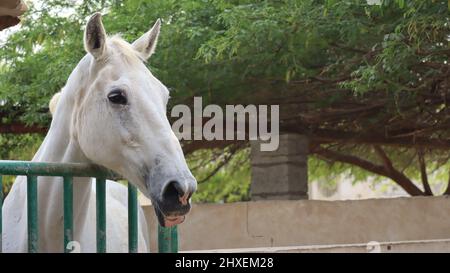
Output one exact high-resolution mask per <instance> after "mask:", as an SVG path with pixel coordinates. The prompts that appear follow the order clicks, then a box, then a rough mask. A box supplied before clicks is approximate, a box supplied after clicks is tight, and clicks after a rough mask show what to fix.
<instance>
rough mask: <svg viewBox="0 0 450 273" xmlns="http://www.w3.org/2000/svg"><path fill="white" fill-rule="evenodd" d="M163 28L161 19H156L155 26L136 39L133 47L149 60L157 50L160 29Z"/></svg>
mask: <svg viewBox="0 0 450 273" xmlns="http://www.w3.org/2000/svg"><path fill="white" fill-rule="evenodd" d="M160 28H161V20H160V19H158V20H156V22H155V24H154V25H153V27H152V28H151V29H150V30H149V31H148V32H147V33H145V34H144V35H142V36H141V37H140V38H139V39H137V40H136V41H134V43H133V48H134V49H135V50H136V51H137V52H139V53H141V56H142V57H143V58H144V59H145V60H147V59H148V58H150V56H152V54H153V53H154V52H155V48H156V43H157V42H158V36H159V30H160Z"/></svg>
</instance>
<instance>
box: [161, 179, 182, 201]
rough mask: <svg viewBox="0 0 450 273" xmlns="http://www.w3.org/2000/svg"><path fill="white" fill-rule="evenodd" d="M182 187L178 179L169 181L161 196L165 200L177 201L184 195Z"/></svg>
mask: <svg viewBox="0 0 450 273" xmlns="http://www.w3.org/2000/svg"><path fill="white" fill-rule="evenodd" d="M184 194H185V193H184V191H183V187H182V186H181V184H180V182H178V181H170V182H169V183H168V185H167V186H166V187H165V189H164V192H163V194H162V198H163V200H165V201H178V200H179V198H180V197H182V196H184Z"/></svg>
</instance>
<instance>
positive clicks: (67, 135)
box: [33, 64, 92, 249]
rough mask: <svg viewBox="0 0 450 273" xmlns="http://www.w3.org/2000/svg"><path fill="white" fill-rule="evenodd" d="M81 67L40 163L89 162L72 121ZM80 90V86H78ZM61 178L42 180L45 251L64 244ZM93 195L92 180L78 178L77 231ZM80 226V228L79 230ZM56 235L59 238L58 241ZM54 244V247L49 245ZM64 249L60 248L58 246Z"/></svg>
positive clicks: (61, 104)
mask: <svg viewBox="0 0 450 273" xmlns="http://www.w3.org/2000/svg"><path fill="white" fill-rule="evenodd" d="M79 67H80V64H79V65H78V66H77V68H76V69H75V70H74V72H72V74H71V76H70V77H69V80H68V83H67V85H66V87H65V88H64V90H63V91H62V94H61V98H60V101H59V102H58V106H57V109H56V112H55V115H54V117H53V120H52V123H51V126H50V129H49V131H48V133H47V136H46V137H45V139H44V141H43V143H42V145H41V147H40V148H39V150H38V152H37V153H36V155H35V156H34V158H33V161H37V162H61V163H68V162H72V163H73V162H76V163H89V160H88V159H87V158H86V156H85V155H84V153H83V152H82V150H81V149H80V147H79V144H78V141H77V140H76V138H75V137H74V136H73V134H72V133H71V132H72V128H71V127H72V125H71V124H72V119H73V115H75V111H74V108H75V107H76V106H75V104H76V103H75V101H76V100H75V98H76V96H77V94H79V92H80V90H77V89H76V88H75V86H76V84H75V85H74V83H76V82H77V81H78V83H79V82H80V80H81V78H80V77H82V75H78V74H80V73H81V71H80V68H79ZM78 89H80V87H78ZM61 181H62V179H61V178H55V177H40V178H39V181H38V196H39V212H40V216H41V218H40V230H41V231H43V232H45V234H44V238H43V239H44V240H43V242H42V243H43V244H44V247H45V248H49V249H52V248H54V247H55V245H59V244H60V243H61V241H62V236H61V234H62V228H61V225H62V219H63V209H62V200H63V183H62V182H61ZM91 193H92V182H91V178H81V177H79V178H74V183H73V209H74V222H75V223H76V229H75V230H78V231H80V230H81V229H82V227H83V226H84V223H85V222H86V218H87V211H88V209H89V203H90V202H89V200H90V196H91ZM77 227H78V228H77ZM56 236H57V237H58V238H56ZM49 244H50V245H49ZM58 247H60V246H58Z"/></svg>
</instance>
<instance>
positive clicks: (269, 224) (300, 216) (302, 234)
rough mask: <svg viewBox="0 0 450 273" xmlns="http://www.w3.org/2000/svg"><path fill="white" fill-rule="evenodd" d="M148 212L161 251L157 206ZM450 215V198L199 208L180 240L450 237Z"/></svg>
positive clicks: (250, 243) (319, 241)
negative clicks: (155, 213) (157, 235)
mask: <svg viewBox="0 0 450 273" xmlns="http://www.w3.org/2000/svg"><path fill="white" fill-rule="evenodd" d="M144 210H145V211H146V215H147V220H148V222H149V227H150V229H151V232H150V234H151V236H152V238H151V245H152V249H153V250H155V249H156V232H154V231H156V219H155V216H154V212H153V208H152V207H151V206H148V205H147V206H144ZM449 212H450V198H448V197H414V198H411V197H403V198H393V199H368V200H357V201H312V200H299V201H257V202H242V203H232V204H197V205H195V204H194V206H193V209H192V211H191V213H190V214H189V215H188V217H187V219H186V222H185V223H183V224H182V225H180V226H179V237H180V239H179V241H180V249H181V250H207V249H227V248H253V247H284V246H305V245H335V244H365V243H367V242H369V241H379V242H391V241H414V240H432V239H448V238H450V217H449Z"/></svg>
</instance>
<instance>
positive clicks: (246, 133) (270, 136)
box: [170, 97, 280, 152]
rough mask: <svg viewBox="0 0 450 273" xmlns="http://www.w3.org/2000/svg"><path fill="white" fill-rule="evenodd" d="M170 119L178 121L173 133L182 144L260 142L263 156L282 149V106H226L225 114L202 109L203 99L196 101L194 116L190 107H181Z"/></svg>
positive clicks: (219, 109) (212, 108)
mask: <svg viewBox="0 0 450 273" xmlns="http://www.w3.org/2000/svg"><path fill="white" fill-rule="evenodd" d="M269 111H270V115H269ZM170 115H171V117H172V118H178V119H177V120H176V121H175V122H174V123H173V124H172V130H173V131H174V132H175V135H176V136H177V137H178V139H179V140H208V141H212V140H261V141H262V142H261V145H260V150H261V151H263V152H266V151H275V150H277V149H278V146H279V142H280V139H279V131H280V108H279V105H258V106H256V105H252V104H250V105H246V106H243V105H226V106H225V111H224V109H223V108H222V107H220V106H219V105H216V104H210V105H207V106H206V107H204V108H203V101H202V98H201V97H194V107H193V113H192V111H191V108H189V107H188V106H187V105H183V104H179V105H175V106H174V107H173V108H172V111H171V113H170ZM269 124H270V129H269V126H268V125H269ZM192 125H193V126H192ZM192 128H193V131H192Z"/></svg>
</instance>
